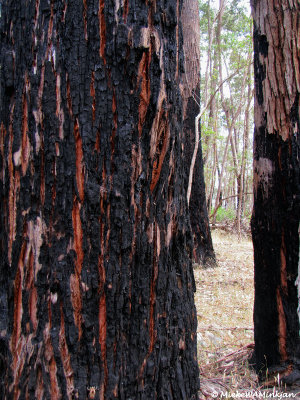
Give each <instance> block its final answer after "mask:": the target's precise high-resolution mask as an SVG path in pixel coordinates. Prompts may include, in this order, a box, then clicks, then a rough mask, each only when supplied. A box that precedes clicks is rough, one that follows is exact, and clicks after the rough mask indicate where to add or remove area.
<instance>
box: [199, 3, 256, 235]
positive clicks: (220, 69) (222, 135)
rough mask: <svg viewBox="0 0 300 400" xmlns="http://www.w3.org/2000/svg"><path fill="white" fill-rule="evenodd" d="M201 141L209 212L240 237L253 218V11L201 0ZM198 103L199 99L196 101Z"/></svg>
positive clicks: (228, 4)
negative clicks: (234, 230) (230, 227)
mask: <svg viewBox="0 0 300 400" xmlns="http://www.w3.org/2000/svg"><path fill="white" fill-rule="evenodd" d="M199 8H200V29H201V43H200V45H201V99H198V100H200V103H201V105H202V112H203V114H202V119H201V122H202V123H201V140H202V151H203V161H204V171H205V182H206V195H207V205H208V212H209V215H210V220H211V222H212V223H213V224H216V223H217V224H220V223H226V224H230V223H231V224H232V226H233V227H234V228H235V229H236V230H237V232H238V233H239V234H240V232H241V229H242V230H243V229H246V230H247V229H248V227H249V221H250V216H251V210H252V204H253V195H252V146H253V85H254V82H253V59H252V57H253V44H252V19H251V14H250V5H249V4H248V3H247V2H245V1H241V0H240V1H239V0H227V1H226V0H219V1H210V0H205V1H203V0H199ZM196 97H197V95H196Z"/></svg>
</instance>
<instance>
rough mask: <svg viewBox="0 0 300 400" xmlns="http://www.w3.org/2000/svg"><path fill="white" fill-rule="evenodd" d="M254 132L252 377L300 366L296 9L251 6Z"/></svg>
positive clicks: (299, 8)
mask: <svg viewBox="0 0 300 400" xmlns="http://www.w3.org/2000/svg"><path fill="white" fill-rule="evenodd" d="M252 14H253V18H254V51H255V55H254V72H255V111H254V113H255V117H254V118H255V131H254V209H253V216H252V236H253V243H254V262H255V305H254V327H255V331H254V336H255V354H256V366H257V370H258V371H260V370H265V369H266V368H270V367H272V366H276V365H279V364H282V365H286V366H288V365H290V364H293V365H294V366H297V365H298V367H299V362H300V358H299V356H300V352H299V320H298V317H297V305H298V301H297V290H296V286H295V281H296V278H297V273H298V271H297V265H298V252H299V238H298V233H297V232H298V224H299V214H300V213H299V205H300V182H299V169H300V163H299V158H300V152H299V146H300V138H299V128H300V121H299V94H300V70H299V63H300V55H299V50H300V42H299V38H300V35H299V34H300V4H299V2H298V1H295V0H294V1H293V0H292V1H287V0H283V1H281V2H277V1H266V0H254V1H252Z"/></svg>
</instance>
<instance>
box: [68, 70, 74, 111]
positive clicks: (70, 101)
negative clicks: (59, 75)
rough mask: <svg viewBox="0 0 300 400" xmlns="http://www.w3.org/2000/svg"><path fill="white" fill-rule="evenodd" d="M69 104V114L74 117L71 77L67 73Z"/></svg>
mask: <svg viewBox="0 0 300 400" xmlns="http://www.w3.org/2000/svg"><path fill="white" fill-rule="evenodd" d="M67 104H68V110H69V114H70V116H71V117H72V116H73V111H72V98H71V86H70V79H69V76H68V74H67Z"/></svg>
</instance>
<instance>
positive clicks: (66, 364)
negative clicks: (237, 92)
mask: <svg viewBox="0 0 300 400" xmlns="http://www.w3.org/2000/svg"><path fill="white" fill-rule="evenodd" d="M59 347H60V350H61V355H62V357H61V358H62V363H63V369H64V374H65V378H66V382H67V393H68V397H69V398H70V397H71V394H72V391H73V388H74V382H73V370H72V365H71V357H70V353H69V349H68V345H67V342H66V333H65V319H64V313H63V306H62V303H61V304H60V331H59Z"/></svg>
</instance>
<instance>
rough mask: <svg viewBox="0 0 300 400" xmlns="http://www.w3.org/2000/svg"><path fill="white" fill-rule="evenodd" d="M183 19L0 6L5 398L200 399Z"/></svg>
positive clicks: (167, 12) (174, 11) (176, 7)
mask: <svg viewBox="0 0 300 400" xmlns="http://www.w3.org/2000/svg"><path fill="white" fill-rule="evenodd" d="M180 12H181V1H179V0H178V2H177V3H176V2H174V1H171V0H166V1H164V2H162V1H159V0H158V1H156V2H144V1H135V2H130V1H126V0H125V1H124V2H112V1H108V0H99V1H98V0H97V1H96V0H95V1H89V2H88V1H79V0H75V1H70V2H66V1H63V0H61V1H51V2H47V1H44V0H35V1H33V0H32V1H26V2H25V1H23V0H22V1H19V2H10V1H3V2H2V17H1V22H2V27H1V31H2V38H3V40H2V42H1V63H2V65H1V107H2V108H1V121H0V126H1V128H0V144H1V146H0V166H1V167H0V168H1V175H0V180H1V184H0V191H1V192H0V194H1V206H0V207H1V209H0V211H1V216H0V218H1V219H0V221H1V230H0V232H1V237H0V246H1V255H2V258H1V264H0V266H1V271H0V279H1V282H0V287H1V294H0V301H1V303H0V306H1V317H0V336H1V337H0V348H1V351H2V358H1V361H0V362H1V363H2V364H1V372H0V374H1V376H0V378H1V385H0V386H1V389H0V390H1V391H2V393H1V395H2V397H1V398H7V399H10V398H11V399H23V398H26V399H27V398H28V399H50V398H52V399H72V398H79V399H85V398H98V399H101V400H102V399H104V398H105V399H124V400H125V399H126V400H129V399H143V400H149V399H156V398H159V399H196V398H197V390H198V387H199V378H198V366H197V357H196V324H197V317H196V310H195V307H194V300H193V291H194V290H195V284H194V279H193V271H192V265H191V261H190V253H191V245H192V237H191V234H190V231H189V226H190V225H189V220H188V212H187V202H186V188H185V187H184V182H185V166H184V162H185V157H184V153H183V152H182V148H181V143H182V142H183V113H182V108H183V107H182V97H181V93H180V88H179V84H180V81H181V76H182V71H183V53H182V33H181V24H180V22H179V18H180ZM91 387H94V391H95V397H93V396H94V393H93V389H90V388H91Z"/></svg>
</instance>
